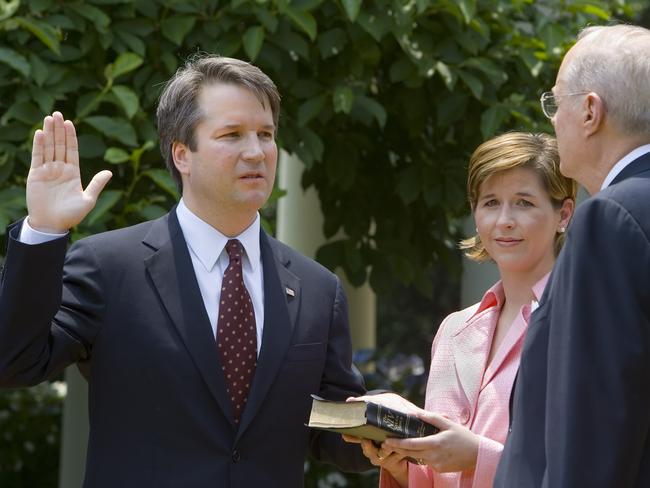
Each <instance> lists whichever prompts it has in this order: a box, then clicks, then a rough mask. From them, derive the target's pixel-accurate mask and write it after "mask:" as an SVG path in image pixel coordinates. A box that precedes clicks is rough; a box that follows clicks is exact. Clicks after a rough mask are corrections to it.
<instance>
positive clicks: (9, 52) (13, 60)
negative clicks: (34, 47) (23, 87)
mask: <svg viewBox="0 0 650 488" xmlns="http://www.w3.org/2000/svg"><path fill="white" fill-rule="evenodd" d="M0 62H1V63H5V64H7V65H9V66H11V67H12V68H13V69H15V70H16V71H18V72H19V73H20V74H22V75H23V76H24V77H25V78H28V77H29V73H30V72H31V69H32V68H31V66H30V65H29V62H28V61H27V58H25V56H23V55H22V54H18V53H17V52H16V51H14V50H13V49H9V48H7V47H2V46H0Z"/></svg>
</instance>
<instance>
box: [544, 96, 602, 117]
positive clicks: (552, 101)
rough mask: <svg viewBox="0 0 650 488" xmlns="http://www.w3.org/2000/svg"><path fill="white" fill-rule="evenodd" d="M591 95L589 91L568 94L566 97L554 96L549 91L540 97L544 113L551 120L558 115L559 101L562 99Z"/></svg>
mask: <svg viewBox="0 0 650 488" xmlns="http://www.w3.org/2000/svg"><path fill="white" fill-rule="evenodd" d="M587 93H591V92H588V91H581V92H575V93H567V94H565V95H553V92H550V91H547V92H544V93H542V96H541V97H539V103H540V104H541V105H542V112H544V115H546V116H547V117H548V118H549V119H552V118H553V117H554V116H555V114H556V113H557V99H558V98H562V97H573V96H575V95H586V94H587Z"/></svg>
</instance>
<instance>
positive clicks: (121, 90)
mask: <svg viewBox="0 0 650 488" xmlns="http://www.w3.org/2000/svg"><path fill="white" fill-rule="evenodd" d="M111 91H112V92H113V95H115V98H117V100H118V101H119V102H120V105H121V106H122V108H123V109H124V112H125V113H126V115H127V117H128V118H129V119H131V118H133V116H134V115H135V114H136V113H137V112H138V110H139V109H140V99H139V98H138V95H136V93H135V92H134V91H133V90H131V89H130V88H129V87H127V86H124V85H115V86H113V88H111Z"/></svg>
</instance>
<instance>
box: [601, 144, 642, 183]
mask: <svg viewBox="0 0 650 488" xmlns="http://www.w3.org/2000/svg"><path fill="white" fill-rule="evenodd" d="M649 152H650V144H645V145H643V146H640V147H637V148H636V149H634V150H633V151H632V152H630V153H628V154H626V155H625V156H623V158H621V160H620V161H619V162H618V163H616V164H615V165H614V166H613V167H612V169H610V170H609V173H607V176H606V177H605V180H604V181H603V184H602V185H601V186H600V189H601V190H604V189H605V188H607V187H608V186H609V185H610V184H611V183H612V181H614V178H616V177H617V176H618V175H619V173H620V172H621V171H623V170H624V169H625V167H626V166H627V165H628V164H630V163H631V162H632V161H634V160H635V159H637V158H640V157H641V156H643V155H644V154H646V153H649Z"/></svg>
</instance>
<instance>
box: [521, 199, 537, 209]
mask: <svg viewBox="0 0 650 488" xmlns="http://www.w3.org/2000/svg"><path fill="white" fill-rule="evenodd" d="M517 203H518V204H519V206H521V207H534V206H535V205H533V202H529V201H528V200H524V199H521V200H519V202H517Z"/></svg>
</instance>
